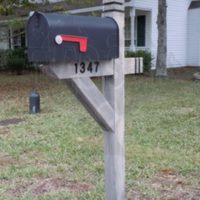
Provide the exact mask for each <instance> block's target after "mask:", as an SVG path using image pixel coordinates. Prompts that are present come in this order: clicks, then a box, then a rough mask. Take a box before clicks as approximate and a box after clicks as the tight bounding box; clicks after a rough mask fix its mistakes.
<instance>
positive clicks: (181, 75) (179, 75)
mask: <svg viewBox="0 0 200 200" xmlns="http://www.w3.org/2000/svg"><path fill="white" fill-rule="evenodd" d="M167 72H168V76H169V78H173V79H181V80H195V78H194V73H196V72H200V67H181V68H170V69H168V70H167Z"/></svg>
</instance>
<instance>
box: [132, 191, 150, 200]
mask: <svg viewBox="0 0 200 200" xmlns="http://www.w3.org/2000/svg"><path fill="white" fill-rule="evenodd" d="M129 200H152V199H151V198H150V197H148V196H147V195H145V194H144V193H142V192H138V191H134V192H133V194H132V196H131V198H130V199H129Z"/></svg>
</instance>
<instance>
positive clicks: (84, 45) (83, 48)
mask: <svg viewBox="0 0 200 200" xmlns="http://www.w3.org/2000/svg"><path fill="white" fill-rule="evenodd" d="M55 41H56V43H57V44H58V45H61V44H62V43H63V41H64V42H77V43H79V45H80V52H82V53H86V52H87V49H88V38H87V37H80V36H74V35H57V36H56V37H55Z"/></svg>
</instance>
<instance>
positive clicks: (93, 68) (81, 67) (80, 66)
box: [74, 61, 100, 74]
mask: <svg viewBox="0 0 200 200" xmlns="http://www.w3.org/2000/svg"><path fill="white" fill-rule="evenodd" d="M99 64H100V63H99V62H98V61H96V62H89V63H88V64H86V63H85V62H81V63H75V64H74V66H75V73H76V74H78V73H81V74H84V73H86V72H89V73H93V72H95V73H97V72H98V69H99Z"/></svg>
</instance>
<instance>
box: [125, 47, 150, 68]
mask: <svg viewBox="0 0 200 200" xmlns="http://www.w3.org/2000/svg"><path fill="white" fill-rule="evenodd" d="M126 57H128V58H129V57H133V58H135V57H142V58H143V62H144V71H145V72H149V71H150V70H151V67H152V60H153V56H152V54H151V52H149V51H128V52H126Z"/></svg>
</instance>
